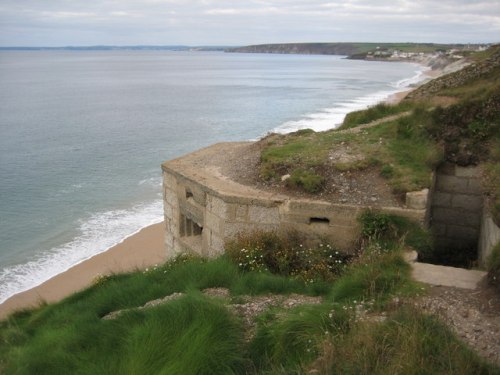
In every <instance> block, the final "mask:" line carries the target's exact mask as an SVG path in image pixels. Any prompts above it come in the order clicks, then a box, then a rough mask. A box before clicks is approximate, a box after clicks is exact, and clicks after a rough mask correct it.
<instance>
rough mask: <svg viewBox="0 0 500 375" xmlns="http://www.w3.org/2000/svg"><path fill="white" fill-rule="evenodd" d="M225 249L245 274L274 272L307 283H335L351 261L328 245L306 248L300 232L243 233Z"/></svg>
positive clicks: (229, 242) (227, 244)
mask: <svg viewBox="0 0 500 375" xmlns="http://www.w3.org/2000/svg"><path fill="white" fill-rule="evenodd" d="M225 249H226V254H227V255H228V256H229V258H230V259H231V260H232V261H233V262H234V263H235V264H237V265H238V267H239V268H240V269H242V270H244V271H261V272H271V273H274V274H278V275H282V276H291V277H295V278H299V279H300V280H303V281H304V282H306V283H314V282H318V281H325V280H326V281H331V280H334V279H335V278H337V277H338V276H339V275H340V274H341V273H342V272H343V271H344V270H345V268H346V265H347V264H348V263H349V260H350V258H351V257H350V256H349V255H347V254H344V253H342V252H340V251H338V250H336V249H335V248H334V247H333V246H331V245H330V244H328V243H320V244H318V245H317V246H307V245H306V241H305V238H304V237H303V236H302V235H300V234H299V233H297V232H289V233H285V234H278V233H276V232H251V233H241V234H239V235H238V236H237V237H236V239H234V240H231V241H228V242H227V243H226V246H225Z"/></svg>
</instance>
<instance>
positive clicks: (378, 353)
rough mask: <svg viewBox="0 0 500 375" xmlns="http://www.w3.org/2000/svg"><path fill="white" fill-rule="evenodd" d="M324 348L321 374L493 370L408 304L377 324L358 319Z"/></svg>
mask: <svg viewBox="0 0 500 375" xmlns="http://www.w3.org/2000/svg"><path fill="white" fill-rule="evenodd" d="M329 344H330V345H328V346H325V351H326V353H324V354H323V357H324V358H326V359H327V360H326V361H325V363H323V364H322V367H323V368H324V369H325V373H329V374H359V375H365V374H366V375H385V374H394V375H398V374H401V375H423V374H440V375H466V374H484V375H488V374H490V375H493V374H498V373H499V372H498V368H495V367H493V366H490V365H487V364H485V363H484V362H483V361H481V360H480V359H479V358H478V356H477V355H476V354H474V353H473V352H472V351H470V350H469V349H468V348H466V347H465V345H464V344H463V343H462V342H460V341H459V340H458V339H457V338H456V336H455V335H454V334H453V333H451V332H450V330H449V329H447V328H446V327H445V326H444V325H443V324H442V323H440V322H438V321H437V320H436V319H434V318H432V317H429V316H426V315H422V314H421V313H420V312H419V311H417V310H415V309H413V308H404V309H401V310H400V311H398V312H397V313H396V314H395V315H394V316H393V317H390V318H389V319H388V320H387V321H385V322H383V323H375V322H362V323H359V324H357V325H356V326H355V327H354V328H353V329H352V330H351V331H350V332H349V334H347V335H344V336H341V337H338V338H336V339H335V340H332V341H331V342H330V343H329Z"/></svg>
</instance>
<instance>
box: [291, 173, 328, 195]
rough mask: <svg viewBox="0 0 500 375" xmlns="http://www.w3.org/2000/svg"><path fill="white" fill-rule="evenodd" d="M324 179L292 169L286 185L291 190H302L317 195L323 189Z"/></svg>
mask: <svg viewBox="0 0 500 375" xmlns="http://www.w3.org/2000/svg"><path fill="white" fill-rule="evenodd" d="M324 183H325V179H324V178H323V177H322V176H320V175H319V174H316V173H314V172H311V171H307V170H304V169H300V168H299V169H294V170H293V171H292V174H291V176H290V178H289V179H288V180H286V184H287V185H288V186H291V187H293V188H302V189H304V190H305V191H307V192H308V193H317V192H319V191H321V189H322V188H323V184H324Z"/></svg>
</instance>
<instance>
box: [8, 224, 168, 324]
mask: <svg viewBox="0 0 500 375" xmlns="http://www.w3.org/2000/svg"><path fill="white" fill-rule="evenodd" d="M163 234H164V224H163V222H162V223H158V224H154V225H151V226H148V227H146V228H143V229H142V230H141V231H139V232H138V233H136V234H134V235H132V236H130V237H128V238H126V239H125V240H124V241H123V242H121V243H119V244H118V245H115V246H113V247H111V248H110V249H108V250H107V251H105V252H103V253H101V254H98V255H96V256H94V257H92V258H90V259H87V260H85V261H84V262H82V263H80V264H77V265H76V266H74V267H72V268H70V269H69V270H67V271H65V272H63V273H60V274H59V275H57V276H55V277H53V278H51V279H49V280H47V281H46V282H44V283H43V284H41V285H39V286H36V287H34V288H32V289H29V290H27V291H25V292H22V293H19V294H16V295H14V296H12V297H11V298H9V299H8V300H6V301H5V302H4V303H2V304H0V319H4V318H5V317H7V316H8V315H9V314H10V313H12V312H14V311H16V310H21V309H25V308H30V307H36V306H38V305H39V304H40V303H42V302H48V303H52V302H57V301H60V300H61V299H63V298H65V297H67V296H69V295H71V294H72V293H75V292H77V291H79V290H82V289H84V288H86V287H88V286H89V285H91V284H92V281H93V280H94V279H95V278H96V277H97V276H98V275H107V274H112V273H120V272H129V271H134V270H137V269H144V268H146V267H149V266H152V265H155V264H160V263H163V262H165V259H166V252H165V247H164V240H163V239H164V236H163Z"/></svg>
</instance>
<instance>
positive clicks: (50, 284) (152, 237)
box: [0, 64, 445, 320]
mask: <svg viewBox="0 0 500 375" xmlns="http://www.w3.org/2000/svg"><path fill="white" fill-rule="evenodd" d="M421 65H423V64H421ZM423 66H425V65H423ZM427 67H428V66H427ZM444 73H445V70H444V69H436V70H431V69H426V70H424V71H423V72H422V74H423V75H424V76H425V77H426V78H424V79H423V80H421V81H420V82H419V83H418V84H417V85H415V86H408V87H405V88H404V89H403V90H402V91H398V92H395V93H393V94H391V95H389V96H388V97H387V98H385V99H384V100H381V101H380V102H379V103H387V104H397V103H399V102H400V101H401V100H403V99H404V97H406V95H408V94H409V93H410V92H411V91H413V90H415V89H416V88H417V87H419V86H420V85H421V84H422V83H425V82H427V81H428V80H429V79H434V78H436V77H438V76H440V75H442V74H444ZM163 229H164V225H163V222H161V223H157V224H153V225H149V226H146V227H144V228H142V229H141V230H139V231H138V232H136V233H133V234H131V235H130V236H128V237H126V238H125V239H124V240H123V241H121V242H120V243H118V244H116V245H114V246H112V247H110V248H108V249H106V250H105V251H103V252H101V253H99V254H96V255H94V256H92V257H90V258H88V259H86V260H84V261H82V262H80V263H78V264H76V265H74V266H72V267H71V268H69V269H68V270H66V271H64V272H62V273H59V274H57V275H55V276H53V277H52V278H50V279H48V280H47V281H45V282H43V283H41V284H39V285H37V286H35V287H33V288H30V289H28V290H26V291H23V292H19V293H17V294H15V295H13V296H11V297H9V298H8V299H7V300H5V301H4V302H3V303H1V304H0V320H2V319H4V318H5V317H7V316H8V315H9V314H10V313H12V312H14V311H16V310H22V309H26V308H33V307H37V306H39V305H40V304H41V303H44V302H47V303H54V302H57V301H60V300H62V299H63V298H65V297H67V296H69V295H71V294H73V293H75V292H78V291H80V290H83V289H85V288H87V287H88V286H90V285H91V284H92V281H93V280H94V279H95V278H96V277H98V276H99V275H106V274H111V273H123V272H130V271H134V270H139V269H144V268H146V267H150V266H153V265H155V264H159V263H163V262H165V261H166V251H165V249H164V243H163ZM141 247H143V248H144V249H145V250H144V251H137V249H138V248H141Z"/></svg>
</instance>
